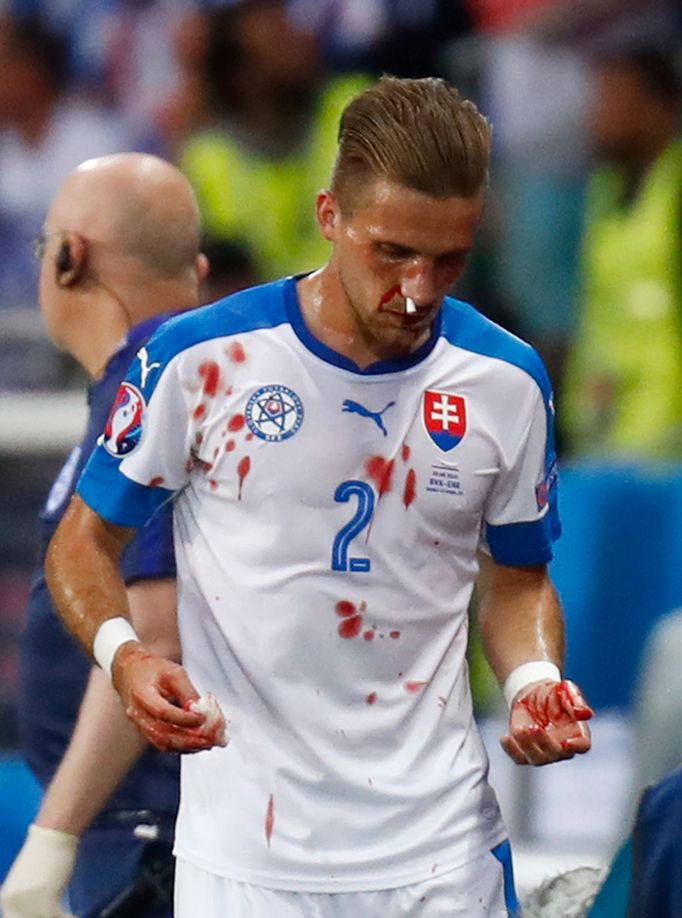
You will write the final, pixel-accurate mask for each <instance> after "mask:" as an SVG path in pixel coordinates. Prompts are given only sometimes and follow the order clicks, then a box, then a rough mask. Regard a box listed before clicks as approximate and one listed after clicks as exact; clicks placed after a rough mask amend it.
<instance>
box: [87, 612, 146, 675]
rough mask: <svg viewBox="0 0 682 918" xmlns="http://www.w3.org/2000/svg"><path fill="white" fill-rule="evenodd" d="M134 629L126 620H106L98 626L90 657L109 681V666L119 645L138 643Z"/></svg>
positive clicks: (119, 618)
mask: <svg viewBox="0 0 682 918" xmlns="http://www.w3.org/2000/svg"><path fill="white" fill-rule="evenodd" d="M139 640H140V639H139V637H138V636H137V634H135V629H134V628H133V626H132V625H131V624H130V622H129V621H128V620H127V619H126V618H121V617H120V616H119V617H118V618H108V619H107V620H106V621H105V622H102V624H101V625H100V626H99V629H98V630H97V634H96V635H95V640H94V641H93V642H92V655H93V657H94V658H95V660H97V662H98V663H99V665H100V667H101V668H102V669H103V670H104V672H105V673H106V674H107V675H108V676H109V678H110V679H111V664H112V663H113V661H114V657H115V656H116V651H117V650H118V648H119V647H120V646H121V644H127V643H128V641H139Z"/></svg>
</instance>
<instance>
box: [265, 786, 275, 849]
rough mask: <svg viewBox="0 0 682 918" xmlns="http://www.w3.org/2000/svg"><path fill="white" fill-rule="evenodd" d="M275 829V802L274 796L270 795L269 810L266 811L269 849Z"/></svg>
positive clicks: (266, 836)
mask: <svg viewBox="0 0 682 918" xmlns="http://www.w3.org/2000/svg"><path fill="white" fill-rule="evenodd" d="M274 827H275V800H274V797H273V796H272V794H270V799H269V800H268V808H267V810H266V811H265V839H266V841H267V843H268V848H269V847H270V839H271V838H272V830H273V829H274Z"/></svg>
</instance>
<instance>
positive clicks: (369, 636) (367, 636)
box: [362, 628, 375, 641]
mask: <svg viewBox="0 0 682 918" xmlns="http://www.w3.org/2000/svg"><path fill="white" fill-rule="evenodd" d="M374 634H375V632H374V630H373V629H372V628H368V629H367V631H365V633H364V634H363V635H362V636H363V638H364V639H365V640H366V641H373V640H374Z"/></svg>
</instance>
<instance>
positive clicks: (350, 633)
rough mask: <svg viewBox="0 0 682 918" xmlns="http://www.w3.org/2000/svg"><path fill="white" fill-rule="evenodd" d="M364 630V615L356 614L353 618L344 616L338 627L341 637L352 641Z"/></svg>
mask: <svg viewBox="0 0 682 918" xmlns="http://www.w3.org/2000/svg"><path fill="white" fill-rule="evenodd" d="M361 631H362V615H354V616H353V617H352V618H344V620H343V621H342V622H341V624H340V625H339V627H338V632H339V637H342V638H343V639H344V641H350V640H351V638H356V637H357V636H358V635H359V634H360V632H361Z"/></svg>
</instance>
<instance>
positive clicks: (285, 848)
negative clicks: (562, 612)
mask: <svg viewBox="0 0 682 918" xmlns="http://www.w3.org/2000/svg"><path fill="white" fill-rule="evenodd" d="M235 348H236V349H237V350H236V351H235ZM234 353H239V354H240V355H241V356H240V359H233V358H231V357H230V355H231V354H234ZM149 359H150V361H152V360H156V359H157V357H155V356H154V353H153V351H152V349H151V348H150V358H149ZM155 373H158V374H159V375H158V376H154V377H149V378H150V379H152V383H151V386H150V384H149V383H147V390H146V391H143V397H145V398H148V399H149V403H148V406H147V408H146V414H145V419H144V425H143V430H144V433H143V437H142V441H141V443H140V445H139V446H138V447H136V448H135V449H133V450H132V451H131V452H130V453H129V454H127V455H125V456H124V457H123V459H122V460H121V462H120V466H119V468H120V471H121V472H122V473H123V475H124V476H126V478H128V479H130V480H132V481H134V482H136V483H137V485H135V487H136V488H138V491H139V485H145V486H146V485H148V484H150V483H151V482H154V483H159V482H161V483H162V485H163V487H164V488H167V489H169V490H175V491H178V492H179V493H178V494H177V495H176V498H175V513H174V516H175V546H176V555H177V565H178V584H179V586H178V590H179V593H178V610H179V611H178V618H179V627H180V634H181V641H182V647H183V663H184V665H185V666H186V668H187V670H188V672H189V675H190V677H191V679H192V680H193V682H194V684H195V685H196V687H197V689H198V691H200V692H205V691H212V692H214V693H215V695H216V696H217V699H218V701H219V703H220V704H221V706H222V707H223V708H224V709H225V710H228V711H229V712H230V716H231V730H230V733H231V743H230V745H229V747H227V748H226V749H214V750H211V751H210V752H204V753H201V754H200V755H195V756H187V757H184V759H183V763H182V787H181V807H180V814H179V819H178V827H177V840H176V853H177V854H178V856H180V857H182V858H185V859H187V860H190V861H192V862H193V863H194V864H196V865H197V866H201V867H202V868H204V869H206V870H208V871H210V872H212V873H215V874H218V875H222V876H226V877H230V878H231V879H234V880H238V881H242V882H246V883H252V884H255V885H262V886H268V887H275V888H279V889H289V890H297V889H307V890H310V891H320V892H325V891H326V892H331V891H339V890H344V891H354V890H356V891H359V890H370V889H378V888H390V887H396V886H400V885H405V884H410V883H414V882H418V881H420V880H423V879H425V878H427V877H430V876H432V873H433V872H434V871H435V872H436V873H437V872H439V871H444V870H447V869H451V868H453V867H455V866H458V865H460V864H462V863H465V862H466V861H467V860H470V859H471V858H473V857H476V856H478V855H481V854H483V853H484V852H485V851H488V850H489V849H491V848H492V847H494V846H495V845H496V844H497V843H498V842H500V841H501V840H502V838H503V837H504V836H505V834H506V833H505V830H504V827H503V825H502V821H501V818H500V813H499V809H498V805H497V801H496V799H495V795H494V793H493V791H492V789H491V788H490V786H489V784H488V782H487V767H488V766H487V758H486V755H485V751H484V748H483V745H482V742H481V740H480V737H479V734H478V731H477V729H476V727H475V725H474V722H473V716H472V703H471V696H470V688H469V680H468V672H467V666H466V662H465V652H466V645H467V627H468V623H467V607H468V603H469V600H470V597H471V592H472V588H473V584H474V581H475V579H476V576H477V573H478V564H477V550H478V549H479V547H481V527H482V525H483V522H484V520H485V521H488V522H490V523H492V524H494V525H498V526H499V525H503V524H506V523H517V522H519V521H531V522H534V521H536V520H537V519H538V518H539V517H541V516H542V514H543V513H544V512H546V507H543V508H542V509H540V508H539V507H538V504H537V499H536V487H537V486H538V485H539V484H540V483H541V482H542V481H544V478H545V469H544V460H545V456H544V450H545V438H546V423H547V421H546V412H545V406H544V402H543V399H542V396H541V393H540V390H539V388H538V386H537V384H536V383H535V381H534V380H533V379H532V378H531V377H530V376H529V375H528V374H527V373H525V372H524V371H523V370H521V369H519V368H518V367H516V366H514V365H512V364H510V363H506V362H505V361H503V360H500V359H497V358H490V357H485V356H482V355H480V354H476V353H473V352H470V351H465V350H460V349H458V348H454V347H452V346H451V345H450V344H449V343H448V342H447V341H446V340H444V339H441V340H440V341H439V342H438V343H437V344H436V346H435V347H434V349H433V351H432V352H431V354H430V355H429V356H428V357H427V358H426V359H424V360H423V361H422V362H421V363H419V364H416V365H414V366H412V367H410V368H408V369H405V370H403V371H402V372H401V373H398V374H396V373H385V374H380V375H374V376H361V375H359V374H357V373H354V372H352V371H350V370H346V369H344V368H342V367H339V366H337V365H335V364H332V363H327V362H326V361H324V360H322V359H321V358H320V357H318V356H317V355H315V354H314V353H312V352H311V351H309V350H307V349H306V348H305V347H304V346H303V345H302V344H301V342H300V340H299V339H298V338H297V336H296V334H295V333H294V331H293V329H292V328H291V326H289V325H287V324H284V325H279V326H277V327H276V328H273V329H270V328H261V329H258V330H256V331H252V332H248V333H245V334H240V335H237V336H236V337H233V338H213V339H210V340H207V341H204V342H202V343H200V344H196V345H193V346H191V347H187V348H186V349H185V350H182V351H181V352H180V353H178V354H177V355H176V356H175V357H173V358H172V359H171V360H169V361H168V363H167V364H166V365H165V366H163V367H162V368H161V369H159V370H158V371H155ZM157 380H158V381H157ZM207 384H208V385H207ZM270 384H273V385H274V384H277V385H281V386H284V387H286V390H287V391H288V392H289V393H294V394H295V396H296V398H298V399H299V400H300V405H301V406H302V411H300V410H298V409H297V411H298V415H299V417H298V420H299V421H300V422H301V423H300V428H299V429H297V430H296V431H295V432H293V433H292V434H291V435H290V436H288V437H286V438H284V439H270V440H266V439H262V438H261V437H260V436H258V435H255V434H254V431H253V430H251V429H250V427H249V425H248V424H247V423H244V417H245V414H246V415H248V414H249V408H248V404H249V400H250V399H252V398H253V397H254V394H255V393H257V392H258V391H259V389H260V388H261V387H263V386H265V385H270ZM153 386H155V388H154V389H153V394H151V395H150V390H151V389H152V387H153ZM206 388H209V389H210V391H211V392H212V393H213V395H210V396H207V395H206ZM426 390H437V391H444V392H453V393H463V394H464V395H465V396H466V399H467V405H468V430H467V434H466V436H465V437H464V438H463V439H462V441H461V443H460V444H459V445H458V446H457V447H456V449H454V450H453V451H452V452H448V453H445V454H444V453H443V451H441V450H439V449H438V448H437V447H436V445H435V444H434V442H433V441H432V439H431V437H430V436H429V435H428V433H427V431H426V429H425V420H424V407H423V406H424V401H423V398H424V393H425V391H426ZM215 393H219V397H218V398H216V397H215ZM287 397H288V398H289V399H291V396H287ZM349 402H351V403H353V404H354V405H356V407H357V406H358V405H359V406H363V407H364V408H365V409H368V412H366V413H365V414H363V413H362V412H361V411H358V410H349V409H348V407H342V406H347V405H348V403H349ZM266 407H267V406H266ZM369 412H371V413H373V416H371V414H370V413H369ZM295 414H296V412H294V415H295ZM252 415H253V408H252V409H251V415H250V416H252ZM287 417H288V418H289V420H290V421H291V418H292V417H293V415H292V414H289V415H288V416H287ZM378 417H380V419H381V424H380V423H379V420H377V418H378ZM301 418H302V420H301ZM292 423H293V422H292ZM382 425H383V429H382ZM263 429H267V430H269V431H274V430H275V426H274V425H269V426H268V425H267V424H264V425H263ZM272 435H273V436H275V434H274V433H273V434H272ZM113 448H114V447H113V446H112V449H113ZM368 481H371V482H372V483H373V486H372V488H369V487H368V486H367V482H368ZM358 483H359V484H358ZM349 486H350V491H348V490H346V491H344V490H343V488H344V487H345V488H348V487H349ZM353 488H355V490H353ZM368 490H370V491H371V493H372V494H373V500H374V506H373V512H372V514H371V521H368V520H369V519H370V518H368V517H367V515H366V514H364V511H363V500H369V499H370V497H368V495H367V491H368ZM136 493H137V492H136ZM133 499H136V498H133ZM363 514H364V515H363ZM344 540H345V541H344ZM334 548H336V549H339V554H340V556H341V561H342V562H343V563H345V564H346V569H334V564H333V558H334ZM341 549H342V550H341ZM337 560H338V559H337ZM367 563H369V565H370V566H371V571H366V570H362V569H358V565H360V568H361V567H362V565H363V564H367ZM352 565H355V568H353V567H352ZM344 603H345V605H344ZM353 610H354V613H355V614H354V615H351V614H344V613H348V612H350V611H353ZM354 629H357V631H355V630H354ZM353 634H355V636H353ZM344 635H345V638H344Z"/></svg>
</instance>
